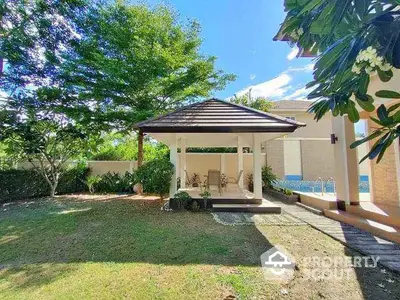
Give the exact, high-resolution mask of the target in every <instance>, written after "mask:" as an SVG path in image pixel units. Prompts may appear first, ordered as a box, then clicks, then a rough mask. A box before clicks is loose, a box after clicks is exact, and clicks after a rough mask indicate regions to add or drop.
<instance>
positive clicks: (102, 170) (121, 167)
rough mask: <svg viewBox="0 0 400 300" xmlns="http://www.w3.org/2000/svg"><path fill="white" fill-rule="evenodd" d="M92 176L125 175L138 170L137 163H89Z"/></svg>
mask: <svg viewBox="0 0 400 300" xmlns="http://www.w3.org/2000/svg"><path fill="white" fill-rule="evenodd" d="M88 167H89V168H90V169H91V173H90V174H91V175H103V174H107V173H108V172H110V173H120V174H125V173H126V172H132V171H133V170H135V169H136V168H137V162H136V161H88Z"/></svg>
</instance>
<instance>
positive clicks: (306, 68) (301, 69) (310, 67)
mask: <svg viewBox="0 0 400 300" xmlns="http://www.w3.org/2000/svg"><path fill="white" fill-rule="evenodd" d="M314 65H315V64H314V63H311V64H308V65H305V66H304V67H299V68H292V67H290V68H289V69H287V70H286V71H285V72H306V73H310V72H312V71H313V70H314Z"/></svg>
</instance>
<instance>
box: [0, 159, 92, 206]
mask: <svg viewBox="0 0 400 300" xmlns="http://www.w3.org/2000/svg"><path fill="white" fill-rule="evenodd" d="M88 172H89V170H88V169H87V168H86V167H85V166H82V165H78V166H77V167H75V168H71V169H69V170H66V171H64V172H63V173H62V175H61V177H60V180H59V183H58V186H57V190H56V192H57V194H69V193H76V192H82V191H84V190H85V184H84V181H85V179H86V176H87V174H88ZM49 195H50V191H49V186H48V183H47V182H46V180H45V179H44V178H43V177H42V176H40V175H39V174H38V173H37V172H36V171H35V170H30V169H28V170H15V169H10V170H5V171H0V203H1V202H10V201H15V200H21V199H27V198H37V197H43V196H49Z"/></svg>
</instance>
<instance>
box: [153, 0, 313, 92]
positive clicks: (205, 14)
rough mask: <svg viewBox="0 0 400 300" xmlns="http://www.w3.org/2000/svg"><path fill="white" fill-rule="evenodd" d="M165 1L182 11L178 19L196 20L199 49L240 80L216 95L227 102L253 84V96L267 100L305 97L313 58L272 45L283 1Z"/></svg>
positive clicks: (280, 18) (282, 17)
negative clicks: (199, 28)
mask: <svg viewBox="0 0 400 300" xmlns="http://www.w3.org/2000/svg"><path fill="white" fill-rule="evenodd" d="M150 3H151V4H155V3H160V2H159V1H155V0H154V1H150ZM164 3H165V2H164ZM166 3H168V4H170V5H171V6H172V7H174V8H175V9H176V10H177V11H178V12H179V13H180V15H181V18H182V20H185V19H186V18H192V19H196V20H198V21H199V22H200V24H201V27H202V34H201V35H202V38H203V41H204V42H203V47H202V51H203V52H204V53H205V54H210V55H215V56H217V57H218V60H217V67H218V68H220V69H222V70H224V71H226V72H229V73H234V74H236V75H237V76H238V78H237V80H236V81H235V82H232V83H230V84H229V85H228V86H227V87H226V89H225V90H223V91H217V92H216V93H215V96H217V97H218V98H222V99H225V98H227V97H230V96H233V94H235V93H239V94H240V93H244V92H246V88H249V87H250V86H253V88H252V95H253V96H265V97H267V98H268V99H271V100H278V99H291V100H294V99H304V98H305V96H306V91H305V90H304V89H303V87H304V85H305V84H306V83H307V82H308V81H310V80H311V79H312V66H313V65H312V60H311V59H306V58H294V57H293V55H292V57H289V58H288V56H289V54H290V53H292V52H293V49H292V48H290V46H289V45H288V44H287V43H285V42H274V41H272V38H273V37H274V35H275V34H276V32H277V31H278V29H279V25H280V23H281V22H282V21H283V20H284V17H285V13H284V10H283V9H284V8H283V0H281V1H279V0H251V1H244V0H170V1H168V2H166ZM292 54H293V53H292Z"/></svg>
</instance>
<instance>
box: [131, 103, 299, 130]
mask: <svg viewBox="0 0 400 300" xmlns="http://www.w3.org/2000/svg"><path fill="white" fill-rule="evenodd" d="M303 126H306V124H304V123H301V122H296V121H293V120H289V119H286V118H284V117H281V116H277V115H274V114H270V113H265V112H262V111H258V110H255V109H252V108H249V107H245V106H241V105H237V104H234V103H230V102H225V101H222V100H218V99H209V100H206V101H203V102H199V103H195V104H192V105H189V106H185V107H183V108H180V109H178V110H176V111H173V112H171V113H169V114H166V115H163V116H160V117H157V118H153V119H150V120H147V121H144V122H141V123H138V124H137V125H136V127H137V128H138V129H140V130H142V131H143V132H144V133H179V134H184V133H290V132H293V131H295V130H296V129H297V128H298V127H303ZM152 135H153V134H152Z"/></svg>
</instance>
